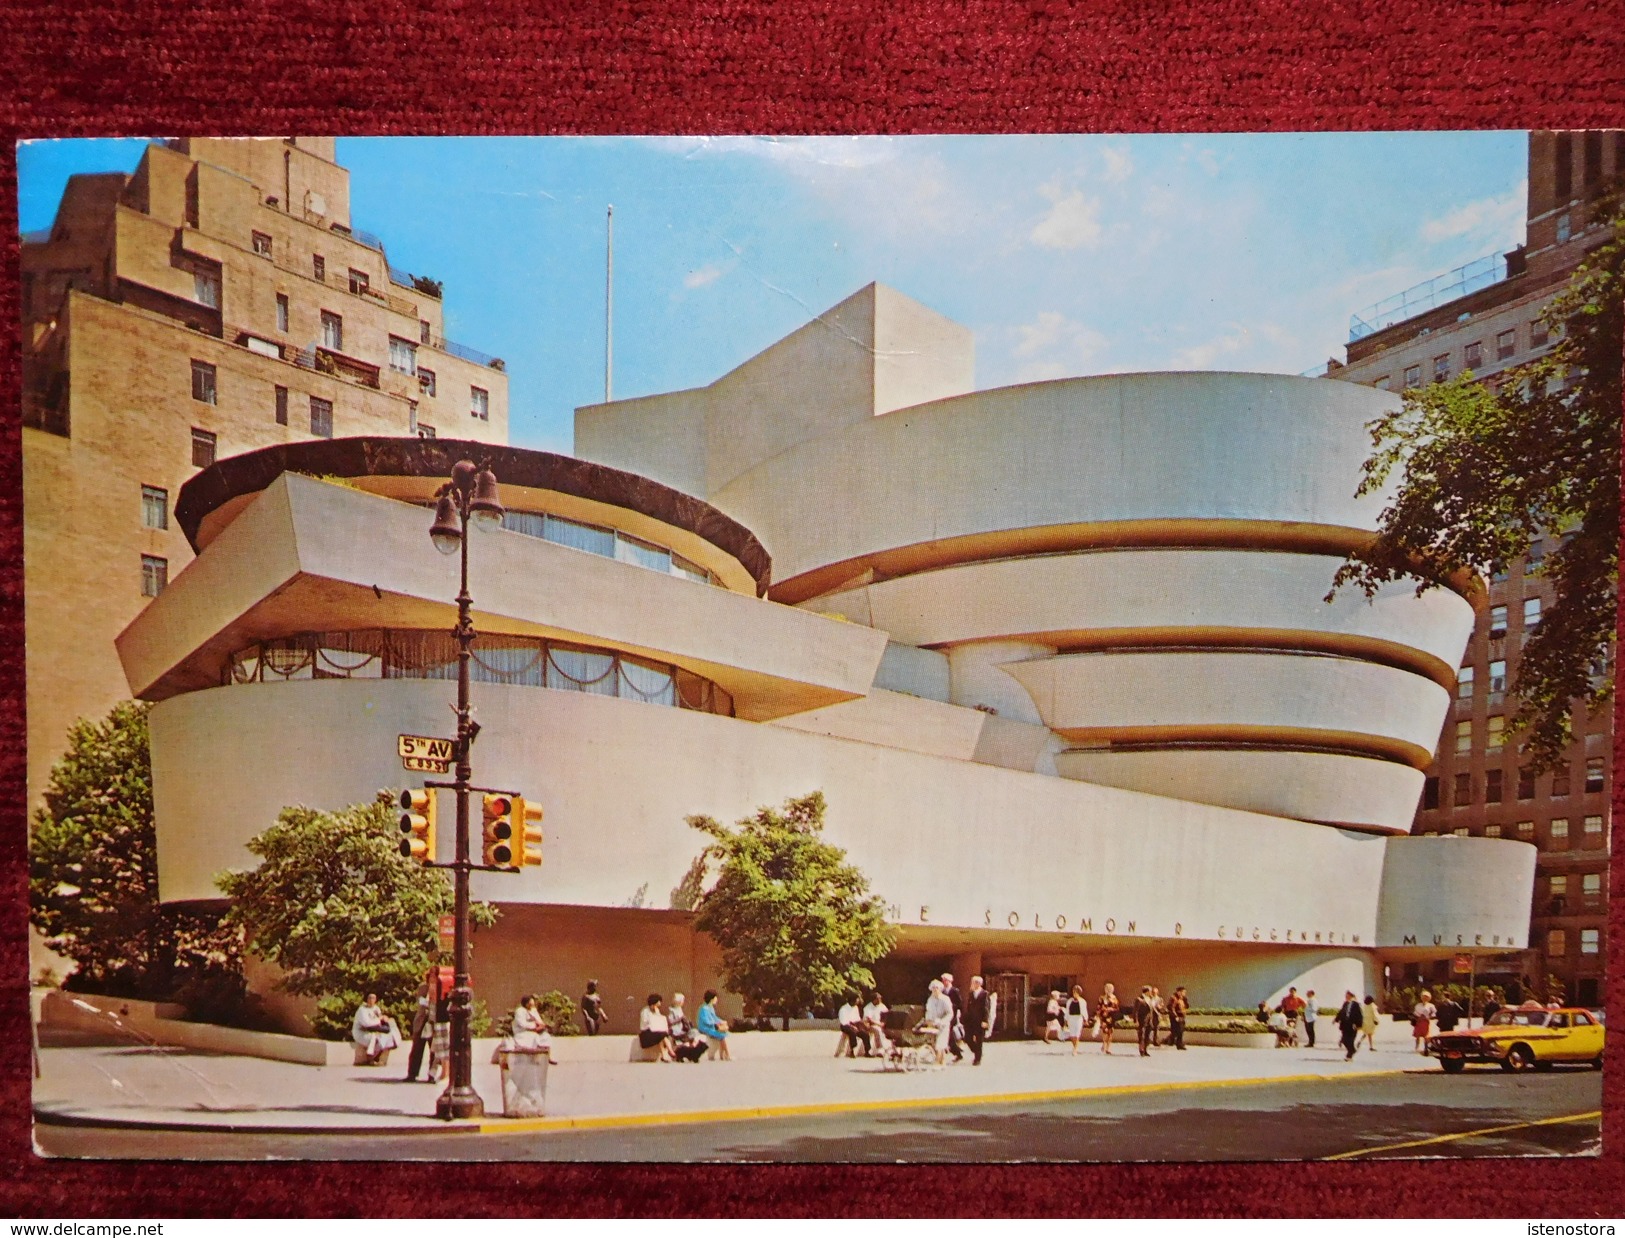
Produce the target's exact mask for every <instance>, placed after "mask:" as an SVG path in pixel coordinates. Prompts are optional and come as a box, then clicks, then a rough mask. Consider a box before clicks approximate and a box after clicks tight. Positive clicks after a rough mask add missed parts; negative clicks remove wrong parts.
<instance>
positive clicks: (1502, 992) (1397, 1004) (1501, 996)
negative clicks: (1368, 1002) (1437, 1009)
mask: <svg viewBox="0 0 1625 1238" xmlns="http://www.w3.org/2000/svg"><path fill="white" fill-rule="evenodd" d="M1424 989H1425V990H1427V992H1429V993H1431V994H1432V995H1433V1004H1434V1005H1435V1006H1438V1005H1442V1004H1443V1003H1444V1002H1445V1001H1446V1000H1449V1001H1452V1002H1455V1003H1456V1005H1458V1006H1460V1007H1461V1009H1462V1012H1463V1013H1465V1012H1466V1011H1467V1000H1468V998H1469V997H1471V998H1472V1012H1473V1017H1474V1018H1477V1017H1478V1016H1480V1015H1482V1014H1483V1013H1484V1007H1485V1006H1487V1005H1488V1004H1489V1003H1490V1002H1491V1001H1492V1000H1493V1001H1494V1002H1495V1003H1496V1004H1497V1005H1499V1006H1504V1005H1506V1000H1507V991H1506V989H1505V988H1503V987H1502V986H1501V985H1498V984H1481V985H1479V986H1478V987H1477V988H1476V989H1474V988H1470V987H1469V986H1468V985H1465V984H1452V983H1445V984H1407V985H1401V986H1400V987H1398V988H1394V989H1389V990H1388V996H1387V997H1386V998H1385V999H1383V1003H1382V1008H1383V1010H1384V1011H1385V1012H1387V1013H1388V1014H1402V1015H1407V1016H1408V1015H1409V1014H1410V1013H1411V1011H1413V1010H1415V1009H1416V1003H1417V1002H1419V1001H1421V1000H1422V991H1423V990H1424Z"/></svg>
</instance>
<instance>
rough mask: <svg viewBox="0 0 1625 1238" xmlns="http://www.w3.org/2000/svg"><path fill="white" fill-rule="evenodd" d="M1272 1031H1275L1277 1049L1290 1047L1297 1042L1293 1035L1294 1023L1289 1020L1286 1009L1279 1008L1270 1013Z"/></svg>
mask: <svg viewBox="0 0 1625 1238" xmlns="http://www.w3.org/2000/svg"><path fill="white" fill-rule="evenodd" d="M1269 1029H1270V1031H1272V1032H1274V1033H1275V1047H1276V1048H1277V1049H1290V1048H1291V1047H1292V1046H1293V1045H1294V1044H1295V1043H1297V1042H1296V1040H1295V1039H1294V1037H1293V1035H1292V1024H1290V1023H1288V1022H1287V1019H1286V1014H1285V1012H1284V1011H1282V1010H1279V1009H1277V1010H1276V1011H1275V1013H1273V1014H1272V1015H1270V1022H1269Z"/></svg>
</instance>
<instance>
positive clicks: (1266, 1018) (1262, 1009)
mask: <svg viewBox="0 0 1625 1238" xmlns="http://www.w3.org/2000/svg"><path fill="white" fill-rule="evenodd" d="M1270 1013H1271V1012H1270V1004H1269V1000H1268V999H1267V998H1266V999H1265V1000H1264V1001H1261V1002H1259V1003H1258V1014H1257V1016H1256V1017H1257V1019H1258V1021H1259V1022H1260V1023H1262V1024H1263V1025H1264V1026H1265V1027H1268V1026H1269V1025H1270Z"/></svg>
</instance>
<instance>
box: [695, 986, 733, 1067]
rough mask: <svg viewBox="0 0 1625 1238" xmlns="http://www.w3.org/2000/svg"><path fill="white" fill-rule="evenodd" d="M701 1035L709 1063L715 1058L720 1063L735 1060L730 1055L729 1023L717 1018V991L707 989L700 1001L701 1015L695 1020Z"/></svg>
mask: <svg viewBox="0 0 1625 1238" xmlns="http://www.w3.org/2000/svg"><path fill="white" fill-rule="evenodd" d="M694 1022H695V1026H696V1027H697V1028H698V1030H699V1033H700V1039H701V1040H703V1041H705V1043H706V1051H705V1056H706V1060H707V1061H709V1060H710V1059H712V1058H715V1059H716V1060H717V1061H719V1062H729V1061H732V1060H733V1058H732V1057H731V1055H730V1054H729V1053H728V1021H727V1020H726V1019H719V1018H717V991H716V990H715V989H707V990H706V991H705V995H704V997H702V998H701V1000H700V1013H699V1016H698V1017H697V1018H696V1019H695V1020H694Z"/></svg>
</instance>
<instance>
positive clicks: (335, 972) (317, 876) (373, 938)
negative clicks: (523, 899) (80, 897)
mask: <svg viewBox="0 0 1625 1238" xmlns="http://www.w3.org/2000/svg"><path fill="white" fill-rule="evenodd" d="M399 841H400V834H399V831H398V828H397V824H396V813H395V812H394V810H393V809H392V808H391V806H390V804H389V803H388V802H386V801H385V798H384V795H383V793H380V796H379V799H378V801H377V802H374V803H371V804H356V805H352V806H351V807H349V808H345V809H341V810H340V811H338V812H320V811H317V810H316V809H313V808H304V807H293V808H284V809H283V810H282V812H281V813H280V814H279V815H278V817H277V822H276V824H275V825H273V826H272V827H271V828H270V829H268V830H266V831H264V832H263V833H261V834H258V835H256V836H255V837H253V838H252V839H250V840H249V842H248V849H249V851H251V852H252V853H253V854H255V855H257V856H259V857H260V860H261V863H260V866H259V867H258V868H256V869H255V870H253V871H252V872H245V873H223V874H221V875H220V876H219V877H217V878H216V879H215V881H216V884H217V885H218V886H219V887H220V889H221V890H222V891H224V892H225V893H226V894H227V895H229V896H230V897H231V898H232V899H233V900H234V903H233V906H232V909H231V912H230V913H229V915H228V917H227V919H228V922H229V923H231V924H233V925H235V926H237V927H239V928H240V929H241V930H242V933H243V937H244V944H245V946H246V947H247V948H248V949H250V950H252V951H253V952H254V953H256V954H258V955H260V956H261V957H262V958H265V959H267V960H269V961H270V962H272V963H275V964H276V965H277V966H278V967H280V968H281V969H282V970H283V972H284V973H285V975H284V976H283V978H282V980H281V981H280V982H279V983H280V985H281V987H283V988H285V989H287V990H288V992H290V993H297V994H301V995H303V996H306V997H314V998H316V999H317V1001H316V1015H315V1017H314V1018H313V1019H312V1020H311V1023H312V1027H313V1028H314V1029H315V1031H316V1034H317V1035H318V1036H322V1037H324V1038H326V1039H331V1040H342V1039H344V1038H345V1037H347V1036H348V1035H349V1034H350V1021H351V1019H352V1018H353V1017H354V1015H355V1011H356V1008H357V1007H358V1006H360V1005H361V1001H362V998H363V997H364V996H365V995H366V994H367V993H377V994H378V1000H379V1004H380V1005H381V1006H383V1008H384V1009H385V1010H386V1011H387V1012H388V1013H389V1014H391V1015H393V1016H394V1017H395V1019H396V1020H397V1021H398V1022H399V1023H400V1024H401V1025H402V1027H403V1028H404V1027H405V1026H407V1024H408V1022H409V1016H410V1014H411V1011H412V1006H413V999H414V994H415V993H416V990H417V986H418V984H419V982H420V981H421V980H422V977H423V973H424V971H425V970H426V969H427V968H428V967H429V965H430V964H431V963H433V962H435V961H437V959H438V949H439V942H438V925H439V920H440V917H441V915H443V914H445V913H447V912H450V911H451V910H452V906H453V904H452V889H451V883H450V881H449V879H448V878H447V876H446V874H445V872H444V870H441V869H431V868H424V867H423V866H421V865H420V864H417V863H415V862H413V861H411V860H408V859H405V858H403V857H402V856H401V854H400V850H399ZM471 910H472V920H473V922H474V923H475V924H478V925H489V924H494V923H495V922H496V910H495V908H492V907H490V906H488V905H486V904H483V903H476V904H474V906H473V908H472V909H471Z"/></svg>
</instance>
